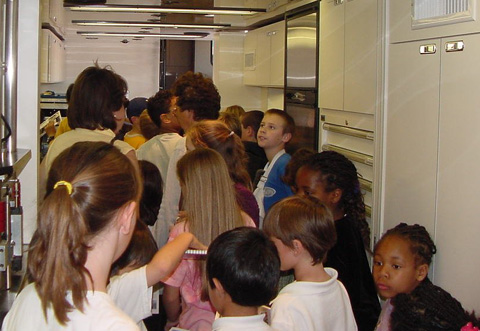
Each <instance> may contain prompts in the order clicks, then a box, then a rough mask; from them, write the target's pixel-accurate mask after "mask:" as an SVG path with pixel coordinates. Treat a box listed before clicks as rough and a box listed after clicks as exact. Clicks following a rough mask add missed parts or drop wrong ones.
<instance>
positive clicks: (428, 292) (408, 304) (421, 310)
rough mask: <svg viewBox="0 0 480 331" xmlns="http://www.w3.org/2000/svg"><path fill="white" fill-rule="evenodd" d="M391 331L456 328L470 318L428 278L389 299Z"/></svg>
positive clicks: (458, 304) (426, 330) (460, 306)
mask: <svg viewBox="0 0 480 331" xmlns="http://www.w3.org/2000/svg"><path fill="white" fill-rule="evenodd" d="M392 305H393V306H394V309H393V312H392V316H391V329H392V330H394V331H395V330H402V331H403V330H416V331H418V330H425V331H430V330H460V328H461V327H462V326H464V325H465V324H466V323H467V322H469V321H470V316H469V314H468V313H467V312H466V311H465V310H464V309H463V307H462V305H461V304H460V302H458V301H457V300H456V299H455V298H453V297H452V296H451V295H450V294H449V293H448V292H446V291H445V290H443V289H441V288H440V287H438V286H435V285H433V284H432V283H431V282H430V280H429V279H428V278H425V280H424V281H423V282H422V283H420V284H419V285H418V286H417V287H416V288H415V290H413V291H412V292H411V293H401V294H398V295H397V296H395V297H394V298H393V299H392Z"/></svg>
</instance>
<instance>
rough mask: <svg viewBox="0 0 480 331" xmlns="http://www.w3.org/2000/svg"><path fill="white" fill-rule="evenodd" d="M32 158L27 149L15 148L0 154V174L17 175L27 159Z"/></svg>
mask: <svg viewBox="0 0 480 331" xmlns="http://www.w3.org/2000/svg"><path fill="white" fill-rule="evenodd" d="M31 158H32V152H31V151H30V150H29V149H17V151H16V152H8V153H5V154H2V155H1V156H0V175H8V176H11V175H15V176H18V175H20V173H21V172H22V171H23V169H24V168H25V166H26V165H27V163H28V161H30V159H31Z"/></svg>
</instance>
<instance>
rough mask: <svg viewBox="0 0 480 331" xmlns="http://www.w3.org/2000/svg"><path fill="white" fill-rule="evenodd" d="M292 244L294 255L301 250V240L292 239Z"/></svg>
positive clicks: (302, 248)
mask: <svg viewBox="0 0 480 331" xmlns="http://www.w3.org/2000/svg"><path fill="white" fill-rule="evenodd" d="M292 245H293V254H294V255H299V254H300V253H302V252H303V250H304V247H303V245H302V242H301V241H300V240H298V239H293V240H292Z"/></svg>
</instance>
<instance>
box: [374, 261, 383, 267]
mask: <svg viewBox="0 0 480 331" xmlns="http://www.w3.org/2000/svg"><path fill="white" fill-rule="evenodd" d="M373 265H375V266H377V267H381V266H382V262H380V261H373Z"/></svg>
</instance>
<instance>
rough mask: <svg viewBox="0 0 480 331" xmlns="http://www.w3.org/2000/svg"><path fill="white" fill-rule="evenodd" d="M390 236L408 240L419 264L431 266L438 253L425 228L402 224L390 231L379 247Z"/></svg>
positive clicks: (384, 236)
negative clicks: (434, 255)
mask: <svg viewBox="0 0 480 331" xmlns="http://www.w3.org/2000/svg"><path fill="white" fill-rule="evenodd" d="M388 236H399V237H402V238H404V239H406V240H408V242H409V243H410V250H411V251H412V254H414V255H415V261H416V263H417V264H424V263H426V264H428V265H430V263H432V257H433V254H435V253H436V252H437V248H436V246H435V244H434V242H433V240H432V238H431V237H430V234H429V233H428V231H427V229H425V227H424V226H422V225H418V224H414V225H408V224H406V223H400V224H398V225H397V226H396V227H394V228H393V229H390V230H388V231H387V232H386V233H385V234H384V235H383V237H382V239H381V240H380V241H379V242H378V243H377V245H378V244H379V243H380V242H381V241H383V240H384V239H385V238H386V237H388Z"/></svg>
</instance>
